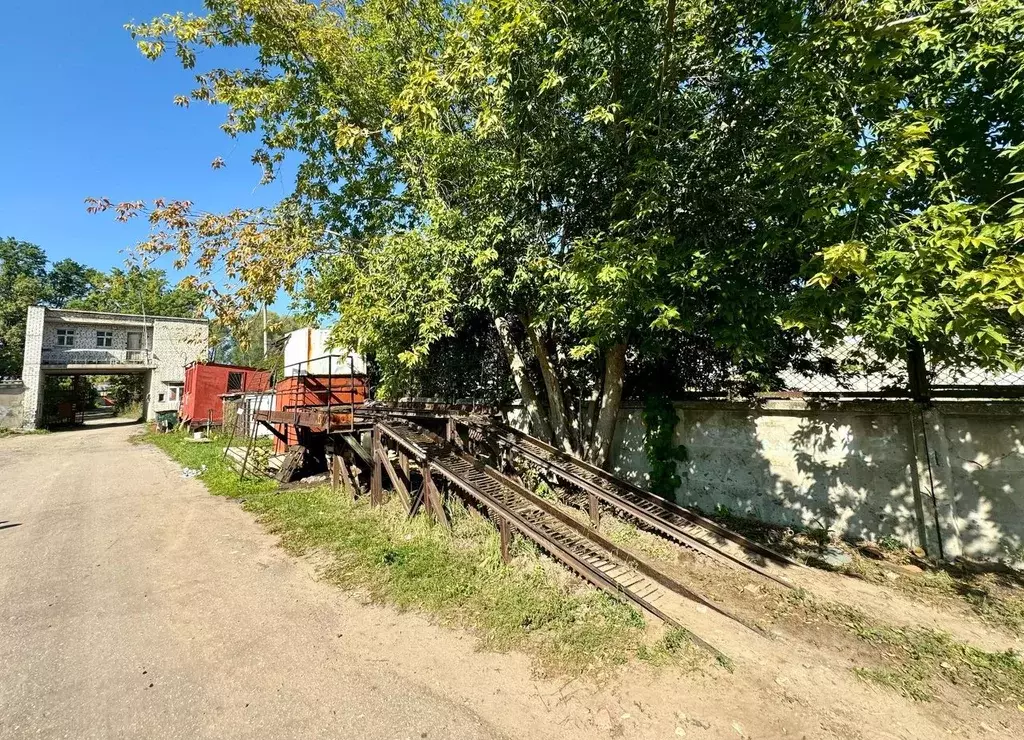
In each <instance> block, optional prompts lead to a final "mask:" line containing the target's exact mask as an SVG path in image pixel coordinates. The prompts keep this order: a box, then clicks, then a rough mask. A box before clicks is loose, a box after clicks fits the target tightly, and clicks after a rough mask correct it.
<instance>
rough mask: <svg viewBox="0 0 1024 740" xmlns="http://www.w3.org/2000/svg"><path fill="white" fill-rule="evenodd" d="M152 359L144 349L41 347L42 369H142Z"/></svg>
mask: <svg viewBox="0 0 1024 740" xmlns="http://www.w3.org/2000/svg"><path fill="white" fill-rule="evenodd" d="M152 359H153V356H152V353H151V352H150V351H149V350H144V349H113V348H107V347H89V348H81V349H79V348H75V347H43V353H42V365H43V367H44V368H53V367H80V366H89V365H97V366H99V365H102V366H115V365H116V366H124V365H129V366H136V367H138V368H140V369H142V368H146V367H150V366H151V365H152Z"/></svg>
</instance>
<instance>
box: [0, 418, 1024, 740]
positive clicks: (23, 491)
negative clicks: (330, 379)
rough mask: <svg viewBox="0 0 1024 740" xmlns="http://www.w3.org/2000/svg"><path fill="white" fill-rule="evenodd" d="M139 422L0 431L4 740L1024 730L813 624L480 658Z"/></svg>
mask: <svg viewBox="0 0 1024 740" xmlns="http://www.w3.org/2000/svg"><path fill="white" fill-rule="evenodd" d="M138 431H139V428H138V427H134V426H123V427H107V428H87V429H84V430H80V431H75V432H65V433H57V434H50V435H42V436H28V437H19V438H8V439H0V738H4V739H6V738H27V737H33V738H35V737H42V738H57V737H71V738H113V737H125V738H127V737H130V738H148V737H158V738H194V737H205V738H234V737H239V738H241V737H245V738H253V737H268V738H318V737H324V738H327V737H330V738H483V737H488V738H490V737H521V738H531V739H533V738H552V739H556V740H562V739H564V738H613V737H614V738H619V737H622V738H668V737H673V738H674V737H687V738H776V737H795V738H842V739H844V740H845V739H846V738H918V737H927V738H932V737H938V736H945V735H947V734H950V735H955V736H959V737H975V736H991V737H997V736H1006V735H1005V734H1002V735H1001V733H1005V731H1006V730H1007V728H1009V727H1010V725H1000V724H999V721H998V718H990V717H989V715H987V714H983V715H982V716H980V717H979V716H974V715H976V714H978V713H977V712H974V711H973V710H968V709H966V708H965V707H964V706H963V705H962V704H961V705H960V706H959V707H958V706H956V705H955V704H947V703H946V702H942V701H940V702H934V703H931V704H928V703H918V702H911V701H909V700H907V699H903V698H902V697H899V696H896V695H895V694H893V693H891V692H888V691H885V690H882V689H878V688H874V687H870V686H868V685H866V684H864V683H862V682H860V681H858V680H857V679H855V678H854V677H853V674H852V672H851V668H852V667H853V666H854V665H856V664H855V663H853V662H851V661H852V658H851V657H849V656H847V655H846V654H845V653H842V652H837V651H835V650H830V649H829V646H828V644H823V642H822V640H821V639H819V637H818V636H817V635H816V633H815V632H814V629H815V628H813V627H809V628H808V631H807V634H806V635H803V636H797V635H788V636H787V635H780V636H778V637H777V638H775V639H774V640H766V639H764V638H762V637H758V636H756V635H753V634H752V633H749V634H740V633H738V632H737V631H736V630H735V629H733V630H732V632H729V633H726V632H722V633H721V634H719V635H711V634H708V636H714V637H715V639H716V640H717V641H718V642H719V643H720V644H722V645H723V646H727V648H728V650H729V652H730V655H732V656H733V657H734V658H735V659H736V668H735V670H734V671H733V672H727V671H725V670H723V669H719V668H716V667H714V666H712V667H710V668H705V669H703V670H700V671H694V672H689V673H687V672H684V671H682V670H677V669H667V670H665V671H662V672H661V673H657V674H652V673H650V672H649V669H646V668H644V667H642V666H631V667H630V668H629V669H628V670H627V671H625V672H624V673H623V675H620V676H617V677H616V678H615V679H614V680H612V681H608V682H605V683H604V684H602V685H600V686H595V685H594V684H593V683H592V682H588V681H586V680H576V681H566V680H564V679H561V680H557V681H552V680H544V679H540V678H537V677H536V676H534V675H533V673H532V672H531V667H530V664H529V662H528V661H527V659H526V658H525V657H523V656H522V655H518V654H508V655H498V654H493V653H487V652H481V651H478V650H477V649H476V641H475V640H474V639H473V638H472V637H471V636H468V635H466V634H464V633H462V632H459V631H457V630H450V629H445V628H442V627H439V626H436V625H433V624H431V623H430V622H428V621H427V620H426V619H423V618H421V617H419V616H416V615H413V614H399V613H397V612H395V611H394V610H392V609H388V608H383V607H376V606H372V605H368V604H365V603H362V602H361V601H360V600H359V598H358V597H356V596H353V595H351V594H346V593H344V592H343V591H341V590H340V589H338V588H337V587H334V586H331V585H328V584H325V583H322V582H320V581H318V580H317V579H316V572H315V568H314V566H313V564H311V563H309V562H305V561H301V560H297V559H295V558H292V557H290V556H288V555H286V554H285V553H284V551H283V550H281V549H279V548H278V547H277V546H276V538H275V537H273V536H271V535H268V534H266V533H265V532H264V531H263V529H262V528H261V527H260V525H259V524H258V523H257V522H255V521H254V519H253V517H252V516H251V515H250V514H248V513H246V512H244V511H243V510H242V509H241V508H240V507H239V506H238V504H236V503H234V502H232V501H229V500H226V499H222V498H218V497H215V496H211V495H210V494H209V493H208V492H207V491H206V489H205V487H204V486H203V485H202V484H201V483H199V482H197V481H195V480H190V479H185V478H183V477H182V471H181V469H180V468H179V466H178V465H177V464H175V463H174V462H172V461H171V460H169V459H168V458H166V457H165V456H164V455H163V453H162V452H160V451H159V450H157V449H155V448H153V447H150V446H148V445H133V444H131V443H130V441H129V440H130V437H131V436H132V435H133V434H135V433H137V432H138ZM696 616H697V615H696V614H695V617H696ZM705 616H706V615H705ZM706 618H710V617H707V616H706ZM701 629H703V626H702V627H701ZM709 629H710V626H709ZM700 634H705V633H704V632H702V631H701V632H700ZM827 642H828V641H827V640H826V641H825V643H827ZM1022 711H1024V710H1022ZM990 731H991V733H990Z"/></svg>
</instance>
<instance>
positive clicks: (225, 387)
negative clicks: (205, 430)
mask: <svg viewBox="0 0 1024 740" xmlns="http://www.w3.org/2000/svg"><path fill="white" fill-rule="evenodd" d="M269 388H270V373H269V372H268V371H266V370H260V369H259V368H255V367H243V366H241V365H222V364H219V363H216V362H193V363H192V364H190V365H187V366H186V367H185V388H184V390H183V392H182V395H181V410H180V412H179V416H180V417H181V420H182V421H183V422H185V423H187V424H205V423H206V422H207V421H210V422H211V423H213V424H215V425H217V426H220V424H221V423H222V422H223V416H224V404H223V401H222V399H221V396H222V395H223V394H225V393H247V392H250V391H265V390H268V389H269Z"/></svg>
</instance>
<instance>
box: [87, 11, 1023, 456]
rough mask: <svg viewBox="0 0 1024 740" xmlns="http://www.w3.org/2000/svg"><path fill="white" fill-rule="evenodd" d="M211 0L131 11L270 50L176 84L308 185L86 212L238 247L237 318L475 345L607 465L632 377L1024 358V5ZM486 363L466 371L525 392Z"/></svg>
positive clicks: (169, 243) (402, 366)
mask: <svg viewBox="0 0 1024 740" xmlns="http://www.w3.org/2000/svg"><path fill="white" fill-rule="evenodd" d="M205 5H206V8H207V10H208V13H207V14H206V15H203V16H192V15H185V14H177V15H167V16H163V17H161V18H157V19H154V20H153V21H151V22H149V23H144V24H140V25H136V26H131V27H130V30H131V32H132V34H133V35H134V36H135V38H136V39H137V40H138V44H139V48H140V49H141V51H142V52H143V53H144V54H145V55H147V56H149V57H151V58H156V57H159V56H161V55H162V54H164V53H165V52H167V51H168V50H172V51H173V52H174V53H175V54H176V55H177V57H178V58H179V60H180V61H181V63H182V64H183V65H184V66H185V67H186V68H189V69H191V68H194V67H195V66H196V64H197V62H198V61H199V59H200V57H199V56H198V52H199V51H200V50H202V49H204V48H217V47H245V48H248V49H250V50H252V51H253V52H254V55H253V60H254V61H253V64H252V66H250V67H247V68H238V69H217V68H215V69H204V70H202V71H200V73H199V74H198V76H197V86H196V88H195V89H194V90H192V91H191V92H189V93H188V94H185V95H182V96H179V98H178V99H177V100H176V101H175V102H177V103H178V104H179V105H188V104H190V103H191V102H193V101H196V102H199V101H204V102H211V103H218V104H221V105H224V106H225V107H226V109H227V116H226V119H225V123H224V125H223V128H224V130H225V131H226V132H227V133H228V134H229V135H231V136H238V135H240V134H243V133H250V132H255V133H256V134H257V135H258V137H259V140H260V142H261V144H260V146H259V147H258V148H257V149H256V150H255V151H254V152H253V154H252V159H253V161H254V162H255V163H257V164H258V165H260V166H261V167H262V168H263V170H264V181H268V182H269V181H271V180H273V179H274V178H275V177H276V176H277V175H278V171H279V166H280V164H281V163H282V162H283V161H284V159H285V158H286V157H294V158H295V160H296V161H297V164H298V176H297V178H296V180H295V182H294V186H293V188H292V190H291V192H290V193H289V194H288V195H287V196H286V197H285V198H284V199H283V200H282V201H281V202H280V203H279V204H278V205H277V206H276V207H273V208H270V209H257V210H235V211H232V212H229V213H224V214H210V213H204V212H201V211H198V210H196V209H195V207H194V206H193V204H191V203H189V202H187V201H177V202H165V201H156V202H154V203H152V204H144V203H141V202H137V201H136V202H126V203H121V204H117V205H115V204H113V203H111V202H110V201H108V200H106V199H98V200H92V201H91V202H90V208H91V209H93V210H100V211H102V210H108V209H114V210H115V211H116V213H117V215H118V218H121V219H129V218H132V217H134V216H136V215H138V214H140V213H146V215H147V217H148V218H149V220H150V222H151V223H152V224H153V225H154V231H153V234H152V236H151V238H150V239H149V240H147V241H146V242H145V243H143V244H142V245H140V246H141V248H142V249H143V251H148V252H155V253H163V252H172V251H173V252H176V253H177V254H178V256H179V259H180V260H181V261H182V262H183V263H184V262H188V261H192V262H193V263H194V264H196V265H198V266H199V267H200V268H201V269H202V270H205V271H206V273H207V274H209V273H210V272H212V271H213V270H214V269H215V268H216V267H217V266H220V265H223V269H224V270H225V272H226V274H228V275H229V276H230V277H232V278H236V279H237V280H238V281H239V282H240V288H239V290H238V291H237V292H235V293H234V294H233V295H232V296H230V297H229V298H230V300H229V301H227V302H225V303H222V305H221V307H220V308H221V310H222V311H225V312H228V313H231V312H235V313H238V312H241V311H245V310H250V309H252V308H253V307H255V306H256V305H258V304H259V303H261V302H266V301H269V300H271V299H272V297H273V294H274V292H275V291H276V290H277V289H278V288H279V287H281V286H284V287H285V288H287V289H290V290H292V291H293V292H295V293H296V294H298V295H300V297H301V298H302V299H304V300H305V301H306V302H307V306H308V307H309V309H310V310H311V311H312V312H314V313H319V314H321V315H325V316H337V317H338V320H337V324H336V327H335V333H336V336H337V337H338V339H339V340H340V341H341V343H344V344H351V345H353V346H356V347H358V348H359V349H360V350H362V351H364V352H370V353H373V354H374V355H375V356H376V358H377V360H378V362H379V365H380V368H381V371H382V374H383V375H382V381H383V388H384V390H385V392H401V391H402V390H403V389H406V388H408V387H409V386H410V384H413V385H414V384H415V383H416V382H417V380H416V379H417V377H420V378H422V373H423V371H424V369H425V368H428V367H431V366H432V365H433V364H434V363H436V362H437V360H438V357H439V353H441V356H448V357H452V358H456V357H458V356H459V352H455V353H453V352H452V350H453V349H454V348H453V345H452V342H453V340H455V339H456V338H467V337H476V338H477V339H478V340H480V341H478V342H477V345H476V349H473V350H472V352H474V353H477V354H480V355H481V356H483V355H487V356H488V357H491V358H494V357H499V358H503V359H504V368H505V369H506V370H507V373H506V375H505V377H508V375H511V377H512V379H513V380H514V381H515V386H516V388H517V390H518V393H519V395H520V396H521V397H522V398H523V400H524V401H525V403H526V405H527V407H528V408H529V410H530V413H531V417H532V422H533V425H534V429H535V430H536V431H538V432H539V433H541V434H543V435H544V436H549V437H551V438H552V439H554V440H555V441H556V442H557V443H558V444H561V445H562V446H564V447H565V448H566V449H571V450H576V451H582V450H586V451H587V452H588V453H589V454H590V455H591V457H592V458H593V459H594V460H596V461H598V462H604V461H605V460H606V459H607V456H608V451H609V445H610V442H611V430H612V429H613V425H614V421H615V418H616V415H617V413H618V408H619V404H620V403H621V399H622V397H623V394H624V393H629V392H631V389H634V391H635V390H637V389H658V388H660V389H669V390H672V389H675V388H679V387H683V386H687V385H696V386H700V385H701V384H705V383H709V382H717V381H721V380H724V379H733V380H743V381H745V382H748V383H751V384H753V385H766V384H768V385H770V384H771V383H772V378H773V377H774V376H775V374H776V373H777V372H778V371H779V370H780V369H782V368H784V367H785V365H786V364H787V363H789V362H791V361H792V360H793V359H794V358H799V357H800V356H801V354H802V353H803V352H806V351H807V350H808V348H809V347H811V346H812V345H814V344H818V345H820V344H821V343H828V342H830V341H837V340H838V339H839V338H840V337H841V336H843V335H846V334H855V335H858V336H860V337H862V338H863V340H864V341H865V342H866V343H867V344H868V345H869V346H870V347H872V348H873V349H874V350H875V351H877V352H878V353H880V354H881V355H882V356H883V357H886V358H890V359H895V358H898V357H901V356H902V355H903V353H904V352H905V351H906V346H907V343H908V342H911V341H914V342H919V343H920V344H921V345H923V346H924V347H925V350H926V351H927V352H929V353H930V355H931V356H932V357H933V358H934V359H935V360H936V361H939V362H945V363H949V364H966V363H971V364H981V365H985V366H1013V367H1017V366H1020V364H1021V363H1022V354H1021V339H1022V332H1021V319H1022V315H1021V314H1022V311H1024V255H1022V254H1021V241H1022V238H1024V199H1022V197H1021V188H1022V186H1021V183H1022V182H1024V173H1022V170H1024V167H1022V166H1021V162H1022V157H1024V130H1022V129H1024V80H1022V77H1024V41H1022V39H1024V7H1022V6H1021V5H1020V4H1019V3H1018V2H1015V1H1014V0H978V1H977V2H971V3H967V2H962V1H961V0H939V1H934V0H930V1H925V0H911V1H910V2H903V3H895V2H892V0H856V1H854V0H839V2H833V3H827V4H821V3H816V2H807V1H806V0H772V1H769V0H751V1H750V2H725V3H721V2H708V1H707V0H694V1H687V0H683V1H679V0H590V1H589V2H587V3H579V2H575V1H569V0H551V1H542V0H463V1H461V2H451V1H450V0H419V1H418V2H410V1H409V0H363V1H361V2H355V1H354V0H328V1H325V2H318V3H313V2H301V1H299V0H260V1H258V2H257V1H256V0H207V2H206V3H205ZM215 164H216V165H217V166H220V165H221V164H222V162H221V161H220V160H217V161H216V162H215ZM197 287H199V288H203V287H209V283H207V284H206V285H205V286H204V284H203V282H202V281H201V280H200V281H199V282H198V283H197ZM460 351H465V347H462V348H461V349H460ZM445 353H448V354H447V355H445ZM481 367H482V368H483V369H484V372H481V376H480V380H479V381H475V380H474V381H472V382H471V381H470V380H469V379H467V381H466V383H467V386H466V390H467V391H470V392H476V391H477V390H479V391H481V392H486V391H488V390H489V389H497V388H501V387H503V383H502V378H501V377H500V374H499V375H494V374H493V373H490V374H489V373H488V372H486V371H487V368H489V367H493V363H492V364H491V365H488V364H487V363H485V362H481ZM471 375H474V376H475V373H474V374H471ZM591 398H596V399H597V400H596V403H594V404H593V409H592V410H593V415H591V405H590V404H589V403H588V401H589V399H591Z"/></svg>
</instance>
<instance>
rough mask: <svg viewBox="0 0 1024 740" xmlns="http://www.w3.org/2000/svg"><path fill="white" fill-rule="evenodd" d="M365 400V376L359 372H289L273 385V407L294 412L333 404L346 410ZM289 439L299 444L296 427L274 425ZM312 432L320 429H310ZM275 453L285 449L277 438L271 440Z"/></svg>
mask: <svg viewBox="0 0 1024 740" xmlns="http://www.w3.org/2000/svg"><path fill="white" fill-rule="evenodd" d="M364 401H366V378H365V377H364V376H362V375H290V376H288V377H286V378H282V379H281V380H280V381H278V383H277V385H276V386H274V410H275V411H295V410H296V409H301V408H310V407H312V408H326V407H327V406H331V407H332V411H333V412H342V413H344V412H347V410H348V409H350V408H351V407H352V405H353V404H355V405H356V406H360V405H362V403H363V402H364ZM276 426H277V428H278V429H279V430H281V432H282V433H284V434H285V435H286V436H287V438H288V444H289V445H293V444H298V438H297V436H296V433H295V427H294V426H292V425H291V424H285V425H281V424H277V425H276ZM313 431H322V430H319V429H313ZM274 451H275V452H285V451H286V446H285V443H284V442H283V441H281V440H280V439H275V441H274Z"/></svg>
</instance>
